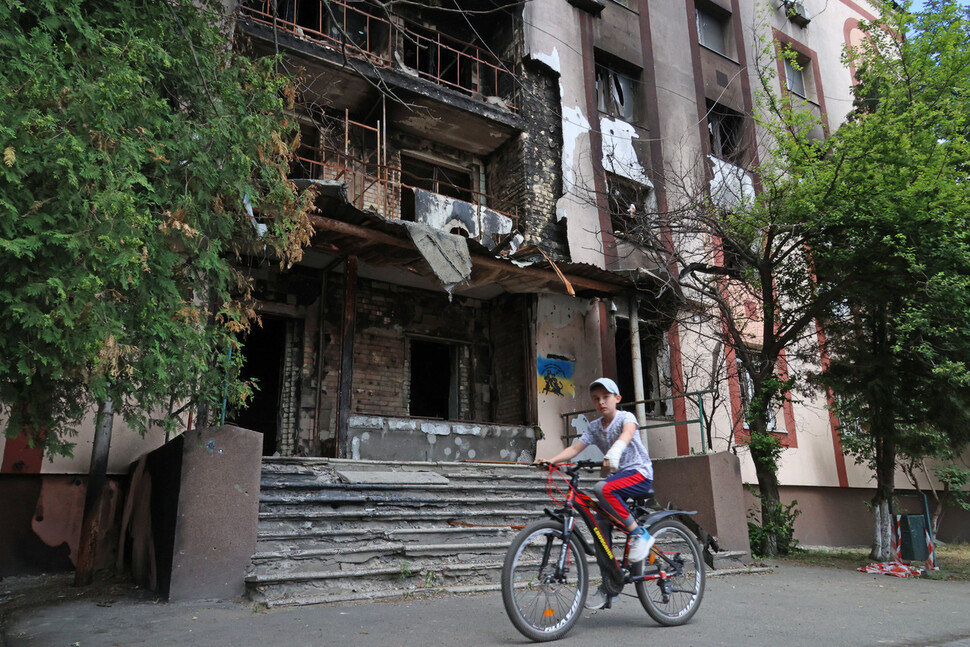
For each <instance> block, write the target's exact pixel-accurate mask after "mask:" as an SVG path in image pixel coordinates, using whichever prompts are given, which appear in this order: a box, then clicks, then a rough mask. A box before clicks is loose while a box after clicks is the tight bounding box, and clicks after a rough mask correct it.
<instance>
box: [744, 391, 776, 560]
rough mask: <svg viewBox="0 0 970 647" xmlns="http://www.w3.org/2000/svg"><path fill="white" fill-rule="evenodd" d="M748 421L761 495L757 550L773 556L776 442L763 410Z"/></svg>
mask: <svg viewBox="0 0 970 647" xmlns="http://www.w3.org/2000/svg"><path fill="white" fill-rule="evenodd" d="M752 423H753V427H754V428H753V429H751V437H750V439H749V447H750V449H751V458H752V459H753V460H754V468H755V473H756V474H757V476H758V491H759V493H760V494H761V528H762V530H763V531H764V545H763V546H761V552H762V554H763V555H777V554H778V532H777V527H776V525H775V524H776V523H777V521H778V519H777V513H778V510H779V509H780V507H781V495H780V494H779V492H778V464H777V454H778V445H777V442H778V441H777V439H775V438H774V436H772V435H771V432H769V431H767V428H768V416H767V409H766V410H765V412H764V413H763V414H761V415H758V416H757V418H756V419H755V420H753V421H752Z"/></svg>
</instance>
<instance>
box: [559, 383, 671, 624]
mask: <svg viewBox="0 0 970 647" xmlns="http://www.w3.org/2000/svg"><path fill="white" fill-rule="evenodd" d="M589 394H590V397H591V398H592V400H593V405H594V406H595V407H596V410H597V411H599V412H600V414H602V417H600V418H597V419H596V420H593V421H592V422H590V423H589V427H588V428H587V429H586V432H585V433H584V434H583V435H582V436H580V437H579V438H578V439H577V440H576V441H575V442H574V443H573V444H572V445H570V446H569V447H567V448H566V449H564V450H562V451H561V452H559V453H558V454H556V455H555V456H553V457H552V458H551V459H549V461H548V462H549V463H552V464H553V465H555V464H557V463H563V462H567V461H569V460H571V459H572V458H574V457H575V456H577V455H578V454H579V453H580V452H582V451H583V450H584V449H586V448H587V447H588V446H590V445H594V446H596V447H597V448H599V450H600V451H602V452H603V455H604V461H603V463H604V466H606V465H608V466H609V468H610V470H611V471H613V474H612V475H611V476H608V477H607V478H605V479H603V480H602V481H600V482H599V483H597V484H596V487H595V488H594V491H595V492H596V498H597V499H598V500H599V503H600V506H601V507H602V508H603V509H604V510H606V511H608V512H609V513H610V514H611V516H612V517H613V518H614V519H615V520H618V521H620V522H621V523H622V524H623V526H624V528H625V529H626V531H627V532H628V533H629V534H630V535H631V544H630V561H631V562H639V561H641V560H643V559H644V558H645V557H646V556H647V555H648V554H650V548H651V547H653V543H654V538H653V537H652V536H650V533H648V532H647V529H646V528H642V527H640V526H639V525H637V521H636V519H634V518H633V515H632V514H631V513H630V509H629V508H628V507H627V505H626V499H630V498H633V497H638V496H640V497H642V496H647V495H648V494H649V493H650V491H651V489H652V487H651V486H652V485H653V463H652V462H651V461H650V455H649V454H648V453H647V448H646V447H645V446H644V445H643V441H641V440H640V434H639V433H638V432H639V429H640V426H639V424H638V423H637V419H636V417H634V415H633V414H632V413H630V412H629V411H619V410H617V408H616V407H617V405H618V404H619V403H620V400H621V399H622V396H621V395H620V389H619V387H617V385H616V382H614V381H613V380H611V379H610V378H608V377H601V378H600V379H598V380H595V381H594V382H593V383H592V384H590V385H589ZM605 525H606V528H607V529H609V528H611V526H610V524H609V523H606V524H605ZM609 601H610V598H609V596H608V595H607V593H606V591H605V590H604V589H603V587H602V586H601V587H600V588H599V589H598V590H597V592H596V594H595V595H592V596H590V598H589V599H588V600H587V601H586V607H587V608H588V609H602V608H603V607H605V606H607V604H608V602H609Z"/></svg>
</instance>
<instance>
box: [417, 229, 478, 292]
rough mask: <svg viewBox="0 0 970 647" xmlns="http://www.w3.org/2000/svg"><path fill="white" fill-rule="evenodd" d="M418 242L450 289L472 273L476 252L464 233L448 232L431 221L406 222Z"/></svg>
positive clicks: (437, 273) (420, 249) (446, 286)
mask: <svg viewBox="0 0 970 647" xmlns="http://www.w3.org/2000/svg"><path fill="white" fill-rule="evenodd" d="M405 225H406V226H407V229H408V234H410V236H411V241H412V242H414V246H415V247H416V248H417V249H418V251H419V252H421V255H422V256H423V257H424V260H426V261H427V262H428V265H429V266H430V267H431V271H432V272H434V275H435V276H436V277H438V280H439V281H441V284H442V285H444V286H445V289H446V290H449V291H450V288H453V287H454V286H456V285H458V284H459V283H465V282H467V281H468V279H469V278H470V277H471V275H472V256H471V253H470V252H469V251H468V243H467V242H465V239H464V238H463V237H462V236H457V235H455V234H446V233H444V232H441V231H438V230H437V229H435V228H434V227H431V226H429V225H425V224H421V223H416V222H406V223H405Z"/></svg>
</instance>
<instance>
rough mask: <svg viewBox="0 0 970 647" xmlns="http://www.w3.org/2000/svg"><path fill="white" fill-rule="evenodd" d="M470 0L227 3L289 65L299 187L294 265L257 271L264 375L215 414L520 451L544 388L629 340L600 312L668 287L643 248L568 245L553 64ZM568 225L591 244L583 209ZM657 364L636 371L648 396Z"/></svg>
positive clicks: (331, 442) (275, 449)
mask: <svg viewBox="0 0 970 647" xmlns="http://www.w3.org/2000/svg"><path fill="white" fill-rule="evenodd" d="M473 4H474V3H465V4H463V5H462V9H463V10H462V11H456V10H455V9H454V8H449V7H448V6H435V5H434V3H428V6H417V5H413V6H411V5H407V6H402V7H400V8H395V9H394V10H393V11H388V10H386V9H384V8H381V7H379V6H376V5H374V6H371V5H368V4H366V3H349V4H343V3H341V2H329V3H320V2H257V3H248V4H245V5H243V7H242V9H241V13H240V16H239V21H238V22H237V31H238V32H239V33H240V34H242V35H244V38H245V39H246V42H247V44H248V45H249V46H250V47H252V49H253V50H254V52H255V53H256V54H267V53H273V52H275V51H280V52H283V53H284V61H285V63H284V64H285V66H286V67H287V69H288V71H289V72H290V73H291V74H292V75H293V76H294V78H296V79H298V83H299V90H300V93H299V97H298V106H297V109H296V110H297V113H296V115H295V116H296V117H297V119H298V120H299V122H300V124H301V127H300V145H299V148H298V149H297V151H296V160H295V162H294V164H293V175H292V177H293V178H294V180H296V181H297V182H299V183H301V184H302V185H304V186H306V187H310V186H312V187H313V190H315V191H317V192H318V195H319V198H318V205H317V206H318V212H317V215H315V216H314V218H313V224H314V227H315V228H316V230H317V235H316V237H315V238H314V241H313V244H312V247H311V248H310V249H308V250H307V253H306V254H305V257H304V260H303V261H302V263H301V264H300V265H299V266H298V267H296V268H294V269H292V270H290V271H288V272H285V273H279V272H278V271H276V270H275V269H273V268H272V267H271V265H269V264H267V265H266V266H265V267H260V268H257V269H256V272H257V277H258V288H259V290H258V294H259V298H260V308H261V312H260V313H261V316H262V317H263V319H264V327H263V328H262V329H257V330H255V331H254V332H253V333H251V335H250V338H249V339H248V340H247V353H248V355H249V356H250V358H249V359H248V364H247V366H248V367H249V370H250V373H249V375H248V377H253V378H256V379H258V380H259V382H260V383H261V384H263V385H264V388H263V389H262V390H261V391H260V393H259V394H258V395H257V399H256V402H255V403H254V405H253V406H252V407H250V408H249V409H248V410H246V411H242V412H240V413H239V414H238V415H237V416H236V418H235V422H237V423H238V424H239V425H241V426H243V427H247V428H252V429H256V430H259V431H262V432H263V433H264V438H265V439H266V445H265V452H266V453H267V454H275V453H278V454H280V455H283V456H289V455H298V456H335V457H347V458H370V459H385V458H388V457H391V456H394V457H397V458H403V459H411V460H456V459H479V460H483V459H484V460H507V461H523V460H525V461H527V460H531V459H532V458H533V457H534V456H535V451H536V443H537V441H540V440H542V439H543V438H545V437H546V436H547V435H551V436H552V437H553V439H554V441H556V442H558V441H559V438H560V437H561V435H562V423H561V421H559V420H558V419H556V417H550V418H549V419H548V420H544V419H543V417H542V415H543V414H542V413H540V411H548V410H549V409H550V407H549V406H548V403H547V400H553V399H559V400H561V401H563V402H568V403H569V404H568V405H566V410H572V409H580V408H584V407H585V404H586V403H585V402H584V401H582V400H577V399H576V398H575V395H576V390H575V388H574V384H580V385H584V384H586V383H588V382H589V381H591V380H592V379H594V378H595V376H597V375H599V374H602V373H608V374H611V375H612V374H616V373H617V370H616V359H615V357H614V354H613V348H614V346H615V337H616V335H617V334H620V335H625V339H626V342H625V343H624V344H623V347H624V348H628V347H629V345H630V339H631V337H630V326H629V325H628V324H627V325H624V324H622V323H621V324H620V325H619V327H618V325H617V322H618V321H622V319H618V318H617V317H616V316H615V314H614V313H615V312H616V311H617V310H618V308H619V309H621V310H622V316H626V317H628V311H629V307H630V306H629V304H630V302H631V301H630V300H631V298H633V297H635V296H636V295H640V296H641V297H642V298H645V299H649V300H651V302H654V301H656V300H657V299H659V298H666V299H667V301H668V302H669V303H670V304H674V303H675V299H674V298H673V296H674V295H673V292H672V291H670V290H669V289H668V288H667V287H666V286H665V285H664V282H663V280H662V279H659V280H658V276H659V273H662V270H659V273H658V272H649V271H648V270H647V269H644V266H645V265H646V267H647V268H654V269H657V268H659V267H661V263H660V262H659V261H660V259H659V258H654V259H652V260H651V261H650V262H649V263H647V264H644V263H642V262H641V263H639V264H630V265H629V266H628V267H627V268H626V269H622V270H621V268H619V267H618V265H617V264H615V263H611V264H607V263H606V262H604V255H603V254H602V252H601V253H600V255H599V256H597V255H595V254H594V255H591V254H589V252H588V251H586V250H584V251H583V253H582V254H579V256H581V257H582V260H580V261H579V262H576V260H577V259H574V258H573V256H575V255H576V254H573V253H571V250H572V246H573V245H576V244H579V245H582V246H585V245H587V243H586V242H583V241H578V242H577V240H575V239H576V238H577V237H576V236H575V235H573V239H574V240H573V241H570V231H569V230H570V221H569V218H568V207H566V206H565V205H564V204H563V193H564V183H565V182H567V180H564V175H565V174H566V173H567V172H568V173H569V174H570V179H569V180H568V182H576V177H575V170H574V169H572V168H571V167H570V160H569V159H567V156H569V155H571V154H574V152H575V151H574V149H573V148H572V147H573V142H569V150H567V149H566V148H565V146H564V141H563V130H564V127H565V126H564V124H563V121H562V118H561V116H560V115H561V114H562V104H561V84H560V74H559V71H558V70H557V69H555V68H554V67H552V66H550V65H549V64H548V62H546V61H543V60H542V59H541V57H532V56H530V55H528V54H527V52H526V32H527V27H526V25H525V23H524V21H523V15H522V13H521V11H520V10H519V8H518V7H517V5H509V6H508V7H502V6H496V5H495V4H494V3H491V2H485V3H481V6H477V5H475V6H472V5H473ZM626 149H629V150H626ZM626 149H624V150H623V151H622V153H618V154H617V155H615V156H613V157H611V159H614V158H615V159H617V160H619V161H621V162H622V164H621V163H618V164H617V166H622V167H623V168H622V170H619V171H618V172H617V173H618V176H619V175H620V174H624V173H625V175H630V174H631V172H630V170H629V168H628V167H631V166H636V167H637V168H638V169H640V170H639V171H637V172H636V174H634V179H633V180H629V181H631V182H632V181H640V182H642V183H646V184H649V180H648V179H647V178H646V176H645V174H644V172H643V170H642V168H643V167H642V166H640V164H639V163H638V162H636V159H637V157H636V155H637V153H636V152H635V151H634V150H633V149H632V147H630V146H629V142H627V146H626ZM624 155H626V156H628V157H629V158H630V159H625V158H624V157H623V156H624ZM631 160H632V164H631ZM624 179H625V178H624ZM573 193H574V196H576V197H577V198H578V200H577V201H578V202H579V203H580V204H582V205H583V206H584V207H589V206H590V203H589V201H590V200H593V201H594V202H595V200H596V198H595V195H593V194H590V195H580V194H578V193H576V192H575V191H574V192H573ZM593 208H594V210H595V209H598V208H599V207H598V206H596V205H593ZM607 209H608V206H607ZM606 222H608V220H607V221H606ZM594 224H595V225H596V227H598V226H599V224H600V223H599V222H598V221H595V222H594ZM607 233H608V232H607ZM585 237H586V238H589V240H590V241H591V242H590V243H588V244H589V245H591V246H600V247H602V246H603V244H602V242H601V240H600V239H601V236H600V232H599V231H597V230H596V228H595V227H594V228H593V229H592V230H591V231H589V232H586V235H585ZM664 290H667V292H668V294H667V295H666V297H662V296H661V292H662V291H664ZM653 319H655V320H653V321H650V322H645V324H644V325H643V329H644V331H647V330H650V331H652V333H653V339H652V340H651V341H652V343H648V344H644V346H645V347H649V348H651V349H653V351H652V352H653V355H652V356H653V357H656V355H657V352H658V351H659V350H660V349H661V346H662V344H661V342H660V337H659V335H660V329H661V326H660V321H659V318H657V317H653ZM638 323H639V322H638ZM638 337H639V335H638ZM644 337H646V335H644ZM637 341H639V339H638V340H637ZM604 348H605V349H606V352H604ZM626 356H627V358H628V361H627V362H626V365H625V366H624V368H627V366H632V365H630V361H629V358H630V353H629V352H627V353H626ZM632 374H633V370H632V367H630V368H627V370H625V371H624V377H629V379H628V380H627V381H628V382H629V384H628V385H627V386H629V388H630V393H631V394H632V392H633V384H632ZM663 374H664V372H658V370H657V365H656V362H654V363H653V364H652V366H651V369H650V371H648V375H651V376H652V379H653V382H652V383H653V384H654V385H655V386H656V389H657V390H658V392H659V388H660V386H661V379H660V378H661V377H662V375H663ZM582 391H584V388H583V387H582V386H580V389H579V393H580V395H582ZM577 402H578V404H577ZM558 413H561V412H559V411H557V412H556V413H554V414H553V416H558Z"/></svg>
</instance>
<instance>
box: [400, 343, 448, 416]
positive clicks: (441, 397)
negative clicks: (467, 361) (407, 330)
mask: <svg viewBox="0 0 970 647" xmlns="http://www.w3.org/2000/svg"><path fill="white" fill-rule="evenodd" d="M408 350H409V354H410V360H411V376H410V385H411V390H410V400H409V408H408V411H409V413H410V415H412V416H414V417H417V418H438V419H441V420H451V419H454V418H457V413H458V411H457V409H458V407H457V402H454V401H453V400H454V398H453V397H452V394H453V393H456V392H457V388H456V387H457V384H455V383H454V380H455V377H456V371H455V370H454V365H455V359H454V357H455V354H454V345H453V344H447V343H442V342H435V341H428V340H426V339H411V340H410V344H409V349H408Z"/></svg>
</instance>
